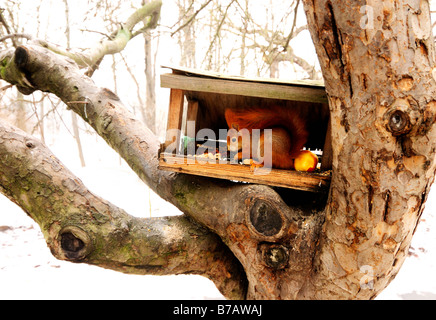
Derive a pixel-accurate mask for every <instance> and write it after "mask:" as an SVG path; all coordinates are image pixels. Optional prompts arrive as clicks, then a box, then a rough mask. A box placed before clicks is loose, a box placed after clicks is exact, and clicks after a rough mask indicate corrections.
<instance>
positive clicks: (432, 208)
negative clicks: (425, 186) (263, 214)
mask: <svg viewBox="0 0 436 320" xmlns="http://www.w3.org/2000/svg"><path fill="white" fill-rule="evenodd" d="M93 139H94V138H93ZM57 141H59V142H60V143H54V142H52V143H49V144H50V145H51V146H50V148H51V149H52V151H53V152H54V153H55V154H56V156H58V157H59V158H61V161H62V162H63V163H64V164H65V165H66V166H67V167H68V168H70V169H71V170H72V171H73V172H74V173H75V174H76V175H77V176H78V177H79V178H80V179H82V181H83V182H84V183H85V185H86V186H87V187H88V188H89V189H90V190H91V191H93V192H94V193H96V194H97V195H99V196H101V197H103V198H105V199H107V200H109V201H111V202H112V203H114V204H115V205H117V206H119V207H121V208H123V209H125V210H126V211H127V212H128V213H130V214H132V215H135V216H140V217H150V216H151V217H158V216H167V215H175V214H180V212H179V211H178V210H177V209H176V208H174V207H173V206H172V205H170V204H169V203H167V202H165V201H163V200H162V199H160V198H159V197H158V196H157V195H155V194H154V193H153V192H151V191H150V190H149V189H148V188H147V187H146V186H145V185H144V184H143V183H142V182H141V181H140V180H139V179H138V178H137V177H136V175H135V174H134V173H133V172H132V171H131V170H130V168H128V167H127V165H126V164H125V163H122V162H121V164H120V159H119V156H118V155H117V154H115V153H114V152H113V151H112V150H110V149H109V151H108V149H107V148H108V147H107V146H106V144H105V143H104V142H102V141H100V140H99V138H95V140H92V139H87V140H85V141H84V144H85V156H86V155H88V158H87V167H85V168H80V167H78V166H77V162H78V161H77V158H76V157H74V155H72V153H74V152H73V151H72V150H73V149H74V148H72V147H71V146H72V145H73V146H74V144H70V143H67V137H58V139H57ZM65 148H68V149H69V150H68V152H66V150H65ZM100 148H101V149H100ZM90 150H92V152H91V153H93V157H92V158H91V157H89V155H90V153H89V152H90ZM434 230H436V188H433V189H432V191H431V193H430V195H429V198H428V201H427V203H426V209H425V212H424V213H423V215H422V218H421V222H420V224H419V226H418V228H417V231H416V233H415V235H414V238H413V241H412V248H411V250H410V256H409V257H408V258H407V259H406V261H405V263H404V264H403V266H402V268H401V270H400V272H399V274H398V275H397V277H396V278H395V279H394V280H393V281H392V283H391V284H390V285H389V287H388V288H387V289H385V291H383V292H382V293H381V294H380V295H379V297H378V299H436V272H435V270H436V233H435V232H434ZM0 299H223V297H222V295H221V294H220V293H219V291H218V290H217V289H216V287H215V286H214V284H213V283H212V282H211V281H210V280H208V279H206V278H203V277H200V276H190V275H178V276H140V275H128V274H123V273H119V272H115V271H112V270H106V269H102V268H99V267H95V266H89V265H85V264H74V263H70V262H66V261H60V260H57V259H55V258H54V257H53V256H52V255H51V253H50V251H49V249H48V248H47V245H46V243H45V241H44V239H43V236H42V233H41V232H40V230H39V227H38V225H37V224H35V223H34V222H33V220H31V219H30V218H28V217H27V216H26V214H25V213H24V212H23V211H22V210H21V209H20V208H19V207H17V206H16V205H15V204H13V203H12V202H10V201H9V200H8V199H7V198H5V197H4V196H3V195H1V194H0Z"/></svg>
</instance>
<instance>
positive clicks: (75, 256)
mask: <svg viewBox="0 0 436 320" xmlns="http://www.w3.org/2000/svg"><path fill="white" fill-rule="evenodd" d="M59 241H60V247H61V249H62V252H63V254H64V255H65V258H67V259H68V260H72V261H79V260H83V259H84V258H85V257H86V256H87V255H88V254H89V253H90V252H91V250H92V244H91V239H90V238H89V236H88V234H87V233H86V232H85V231H83V230H82V229H80V228H78V227H76V226H66V227H64V228H63V229H62V230H61V231H60V232H59Z"/></svg>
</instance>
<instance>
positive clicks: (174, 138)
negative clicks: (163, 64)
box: [165, 89, 184, 152]
mask: <svg viewBox="0 0 436 320" xmlns="http://www.w3.org/2000/svg"><path fill="white" fill-rule="evenodd" d="M183 100H184V92H183V90H180V89H171V92H170V106H169V109H168V122H167V132H166V139H165V148H167V147H168V146H169V145H170V144H172V143H175V146H176V152H178V148H179V144H180V133H181V132H180V130H181V128H182V116H183ZM175 130H179V131H178V132H177V131H175Z"/></svg>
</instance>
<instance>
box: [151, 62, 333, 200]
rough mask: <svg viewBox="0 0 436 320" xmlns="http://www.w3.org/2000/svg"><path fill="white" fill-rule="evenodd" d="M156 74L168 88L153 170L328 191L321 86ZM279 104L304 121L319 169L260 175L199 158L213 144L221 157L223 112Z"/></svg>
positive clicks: (177, 71)
mask: <svg viewBox="0 0 436 320" xmlns="http://www.w3.org/2000/svg"><path fill="white" fill-rule="evenodd" d="M165 68H169V69H171V71H172V72H171V73H166V74H162V75H161V87H163V88H170V99H169V100H170V102H169V110H168V122H167V134H166V140H165V142H164V143H163V144H162V146H161V152H160V155H159V168H160V169H161V170H170V171H175V172H182V173H186V174H193V175H200V176H206V177H213V178H220V179H228V180H234V181H244V182H250V183H256V184H265V185H270V186H276V187H284V188H292V189H298V190H304V191H312V192H325V191H326V190H328V187H329V185H330V178H331V161H332V160H331V159H332V157H331V137H330V125H329V123H330V121H329V108H328V102H327V96H326V93H325V89H324V86H323V85H322V83H319V82H315V81H283V80H278V79H258V78H256V79H250V78H243V77H237V76H224V75H221V74H216V73H210V72H203V71H198V70H193V69H187V68H174V67H165ZM271 104H280V105H281V106H285V107H289V108H300V110H301V112H303V113H305V114H308V115H309V116H308V118H310V121H309V123H308V124H307V127H308V130H309V139H308V142H307V143H306V148H307V149H310V150H312V151H314V150H317V151H316V152H315V153H318V154H319V155H320V156H319V158H320V167H319V168H318V169H317V170H316V171H314V172H299V171H295V170H283V169H275V168H272V169H270V170H269V171H268V173H266V174H262V171H261V169H259V170H253V169H252V168H251V167H250V166H247V165H243V164H234V163H233V164H232V163H230V161H228V160H226V159H225V158H224V159H216V158H213V155H211V153H209V154H202V151H201V150H200V149H201V148H203V149H205V148H206V147H211V146H212V145H214V146H215V147H216V150H217V151H218V150H219V151H220V152H221V153H225V152H226V150H227V141H226V140H227V139H226V136H224V138H223V136H222V133H223V132H227V130H228V126H227V123H226V121H225V117H224V111H225V109H226V108H229V107H230V108H238V107H240V106H249V105H251V106H261V107H265V108H268V106H269V105H271Z"/></svg>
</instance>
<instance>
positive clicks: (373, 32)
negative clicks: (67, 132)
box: [0, 0, 436, 299]
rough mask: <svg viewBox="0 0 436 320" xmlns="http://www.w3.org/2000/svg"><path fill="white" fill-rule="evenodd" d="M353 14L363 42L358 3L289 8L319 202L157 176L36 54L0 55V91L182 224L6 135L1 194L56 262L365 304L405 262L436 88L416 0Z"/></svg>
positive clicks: (431, 167) (142, 144)
mask: <svg viewBox="0 0 436 320" xmlns="http://www.w3.org/2000/svg"><path fill="white" fill-rule="evenodd" d="M366 4H367V5H369V6H371V7H372V8H373V10H374V11H373V12H374V19H373V20H374V21H373V25H372V28H371V29H369V28H364V27H362V24H361V21H362V18H363V16H364V15H366V14H367V11H365V10H364V11H363V13H362V11H361V10H360V9H361V8H362V5H363V4H362V5H360V4H357V3H356V2H355V1H338V0H337V1H327V0H320V1H308V0H307V1H304V6H305V10H306V14H307V17H308V22H309V28H310V31H311V34H312V38H313V41H314V43H315V46H316V48H317V52H318V55H319V58H320V63H321V66H322V68H323V74H324V78H325V82H326V90H327V93H328V97H329V102H330V110H331V124H332V143H333V176H332V182H331V187H330V192H329V194H328V196H326V198H325V199H317V197H318V196H314V195H313V194H310V193H301V192H297V191H287V192H286V193H280V195H279V194H278V193H277V191H275V190H273V189H272V188H269V187H266V186H260V185H247V184H238V183H233V182H230V181H221V180H213V179H208V178H202V177H194V176H189V175H183V174H174V173H167V172H163V171H159V170H158V150H159V142H158V140H157V138H156V137H155V136H154V135H153V134H152V133H151V132H150V131H149V130H148V129H147V128H146V127H144V126H143V125H142V124H141V123H140V122H139V121H138V120H137V119H135V118H134V116H133V115H132V114H130V113H129V112H128V111H127V110H126V109H125V108H124V107H123V105H122V103H121V101H119V99H118V97H117V96H116V95H115V94H113V93H112V92H110V91H109V90H107V89H103V88H98V87H97V86H96V85H95V84H94V83H93V82H92V81H91V80H90V79H89V78H88V77H86V76H84V75H83V74H82V72H80V70H79V69H78V67H77V65H76V64H75V63H73V62H71V61H70V60H68V59H65V57H63V56H62V55H58V54H56V53H53V52H52V51H50V50H47V49H46V48H42V47H39V46H35V45H27V46H20V47H18V48H17V49H16V50H13V51H12V50H10V51H5V52H3V53H1V56H0V60H1V70H0V71H1V72H0V75H1V78H2V79H4V80H6V81H8V82H10V83H12V84H15V85H16V86H17V88H18V89H19V90H20V91H21V92H23V93H26V94H28V93H31V92H33V91H34V90H42V91H47V92H52V93H54V94H56V95H57V96H58V97H60V98H61V99H62V100H63V101H64V102H65V103H66V104H67V106H68V107H69V108H71V110H72V111H74V112H76V113H77V114H78V115H79V116H81V117H82V118H83V119H84V120H85V121H86V122H88V123H89V124H90V125H91V126H92V127H93V128H94V129H95V130H96V132H97V133H98V134H99V135H101V136H102V137H103V138H104V139H105V140H106V141H107V142H108V143H109V145H111V146H112V147H113V148H114V149H115V150H116V151H117V152H118V153H119V154H120V155H121V156H122V157H123V158H124V159H125V160H126V162H127V163H128V164H129V165H130V166H131V168H132V169H133V170H134V171H135V172H136V173H137V174H138V176H139V177H140V178H141V179H142V180H143V181H144V182H145V183H147V184H148V185H149V186H150V187H151V188H152V189H153V190H154V191H156V192H157V193H158V194H159V195H161V196H162V197H163V198H164V199H166V200H168V201H169V202H171V203H173V204H174V205H176V206H177V207H178V208H179V209H181V210H182V211H183V212H184V213H185V215H184V216H181V217H175V218H163V219H138V218H133V217H131V216H129V215H128V214H126V213H125V212H123V211H122V210H121V209H119V208H116V207H115V206H113V205H111V204H110V203H108V202H107V201H105V200H103V199H101V198H99V197H97V196H95V195H93V194H91V193H90V192H89V191H88V190H87V189H86V187H85V186H83V184H82V183H81V182H80V180H78V179H77V178H76V177H74V175H73V174H72V173H71V172H69V171H68V170H67V169H66V168H64V166H63V165H62V164H61V163H60V162H59V161H58V160H56V158H55V157H54V155H52V154H51V153H50V152H49V151H48V150H47V148H46V147H45V146H44V145H43V144H41V143H39V142H38V141H36V140H35V139H34V138H32V137H29V136H27V135H25V134H24V133H22V132H21V131H19V130H18V129H14V128H12V127H10V126H8V125H6V124H0V191H1V192H2V193H4V194H6V195H7V196H8V197H9V198H10V199H11V200H12V201H14V202H16V203H17V204H18V205H19V206H21V207H22V208H23V209H24V210H25V211H26V212H27V213H28V214H29V215H30V216H31V217H32V218H33V219H35V221H36V222H38V224H39V225H40V226H41V229H42V231H43V233H44V235H45V237H46V240H47V243H48V245H49V247H50V248H51V250H52V252H53V253H54V255H55V256H56V257H58V258H60V259H66V260H71V261H74V262H85V263H92V264H96V265H100V266H103V267H106V268H113V269H115V270H120V271H123V272H134V273H144V274H145V273H149V274H150V273H151V274H169V273H195V274H202V275H205V276H207V277H209V278H211V279H212V280H213V281H215V283H216V284H217V286H218V288H219V289H220V290H221V292H222V293H223V294H224V295H225V296H226V297H228V298H249V299H301V298H306V299H314V298H317V299H327V298H340V299H345V298H347V299H350V298H359V299H368V298H373V297H375V296H376V295H377V294H378V293H379V292H380V291H381V290H383V289H384V288H385V287H386V286H387V284H388V283H389V281H390V280H392V278H393V277H394V276H395V275H396V273H397V272H398V270H399V268H400V266H401V264H402V262H403V261H404V259H405V257H406V253H407V249H408V247H409V245H410V241H411V238H412V235H413V232H414V230H415V228H416V225H417V223H418V220H419V217H420V215H421V213H422V211H423V207H424V203H425V200H426V197H427V195H428V192H429V190H430V185H431V183H432V182H433V179H434V174H435V170H436V164H435V162H434V157H435V150H436V139H435V138H436V137H435V134H436V132H435V126H434V122H435V117H436V109H435V108H436V103H435V101H434V97H435V89H436V84H435V79H434V77H433V75H434V73H433V68H434V57H433V53H434V47H433V41H432V39H433V38H432V36H431V30H430V27H431V24H430V20H429V8H428V3H427V2H425V1H420V2H417V1H405V0H404V1H395V2H386V1H370V2H367V3H366ZM365 21H369V20H365ZM284 200H285V201H284ZM224 244H225V245H224ZM362 280H365V281H367V280H370V281H369V282H365V281H362Z"/></svg>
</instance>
